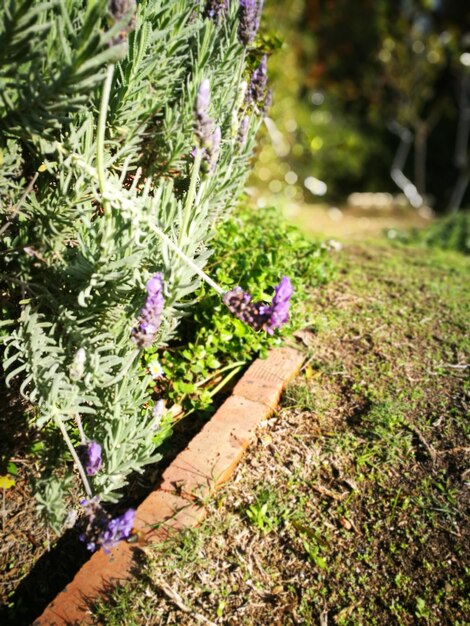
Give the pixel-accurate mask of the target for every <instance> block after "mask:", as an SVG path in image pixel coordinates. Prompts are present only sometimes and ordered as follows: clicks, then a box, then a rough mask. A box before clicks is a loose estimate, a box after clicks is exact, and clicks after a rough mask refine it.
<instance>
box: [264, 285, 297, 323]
mask: <svg viewBox="0 0 470 626" xmlns="http://www.w3.org/2000/svg"><path fill="white" fill-rule="evenodd" d="M293 293H294V289H293V287H292V283H291V282H290V280H289V279H288V277H287V276H283V277H282V279H281V282H280V283H279V285H278V286H277V287H274V296H273V299H272V302H271V305H270V306H264V307H260V314H261V315H266V316H267V319H266V321H265V323H264V329H265V330H266V332H267V333H268V334H270V335H272V334H273V332H274V329H276V328H281V326H283V325H284V324H286V323H287V322H288V321H289V307H290V299H291V297H292V294H293Z"/></svg>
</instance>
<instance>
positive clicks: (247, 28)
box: [238, 0, 263, 46]
mask: <svg viewBox="0 0 470 626" xmlns="http://www.w3.org/2000/svg"><path fill="white" fill-rule="evenodd" d="M262 10H263V0H240V9H239V12H238V20H239V22H238V37H239V39H240V41H241V42H242V43H243V44H244V45H245V46H248V45H249V44H250V43H251V42H252V41H253V40H254V38H255V36H256V33H257V32H258V28H259V22H260V18H261V11H262Z"/></svg>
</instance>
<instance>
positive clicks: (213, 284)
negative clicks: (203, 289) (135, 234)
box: [150, 224, 225, 296]
mask: <svg viewBox="0 0 470 626" xmlns="http://www.w3.org/2000/svg"><path fill="white" fill-rule="evenodd" d="M150 228H151V229H152V230H153V232H154V233H155V234H156V235H158V236H159V237H160V239H162V241H164V242H165V243H166V244H167V245H168V247H169V248H170V249H171V250H173V252H175V253H176V254H177V255H178V256H179V257H180V259H182V260H183V261H184V262H185V263H186V264H187V265H189V267H190V268H191V269H192V270H193V271H194V272H195V273H196V274H197V275H198V276H199V277H200V278H202V280H204V281H205V282H206V283H207V284H208V285H210V286H211V287H212V289H214V291H216V292H217V293H218V294H219V296H223V295H224V293H225V292H224V290H223V289H222V288H221V287H219V285H218V284H217V283H216V282H214V281H213V280H212V278H210V276H208V275H207V274H206V273H205V272H203V271H202V270H201V269H200V268H199V267H198V266H197V265H196V263H194V261H192V260H191V259H190V258H189V257H188V256H186V254H185V253H184V252H183V251H182V250H181V249H180V248H179V247H178V246H177V245H176V244H175V243H174V242H173V241H172V240H171V239H170V238H169V237H168V235H166V234H165V233H164V232H163V231H162V230H160V228H158V226H155V225H154V224H150Z"/></svg>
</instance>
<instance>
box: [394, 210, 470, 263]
mask: <svg viewBox="0 0 470 626" xmlns="http://www.w3.org/2000/svg"><path fill="white" fill-rule="evenodd" d="M398 240H399V241H402V242H404V243H407V244H408V243H412V244H416V243H421V244H424V245H426V246H429V247H432V248H442V249H443V250H454V251H456V252H462V253H463V254H470V211H468V210H466V211H462V212H461V213H456V214H455V215H451V216H449V217H447V218H446V219H442V220H440V221H438V222H436V223H435V224H433V225H432V226H430V227H429V228H427V229H425V230H422V231H413V232H411V233H400V234H399V236H398Z"/></svg>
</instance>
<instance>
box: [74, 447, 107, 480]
mask: <svg viewBox="0 0 470 626" xmlns="http://www.w3.org/2000/svg"><path fill="white" fill-rule="evenodd" d="M78 456H79V458H80V461H81V462H82V465H83V467H84V468H85V472H86V475H87V476H94V475H95V474H97V473H98V472H99V470H100V468H101V463H102V460H101V446H100V444H99V443H97V442H96V441H88V442H87V443H84V444H82V445H81V446H79V447H78Z"/></svg>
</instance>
